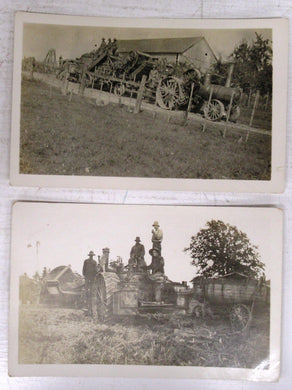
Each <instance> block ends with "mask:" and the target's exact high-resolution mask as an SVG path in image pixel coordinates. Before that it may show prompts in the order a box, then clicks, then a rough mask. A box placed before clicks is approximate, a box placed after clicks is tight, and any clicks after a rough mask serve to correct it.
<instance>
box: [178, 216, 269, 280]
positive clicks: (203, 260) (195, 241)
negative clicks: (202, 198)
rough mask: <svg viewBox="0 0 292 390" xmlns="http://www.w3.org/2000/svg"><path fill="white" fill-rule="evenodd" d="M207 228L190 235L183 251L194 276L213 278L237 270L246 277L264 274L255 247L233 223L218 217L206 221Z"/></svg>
mask: <svg viewBox="0 0 292 390" xmlns="http://www.w3.org/2000/svg"><path fill="white" fill-rule="evenodd" d="M206 225H207V227H206V228H203V229H201V230H200V231H199V232H198V233H197V234H196V235H195V236H192V237H191V243H190V246H189V247H188V248H185V249H184V251H185V252H189V253H190V255H191V258H192V261H191V264H192V265H194V266H195V267H197V269H198V276H203V277H213V276H219V275H221V276H222V275H227V274H230V273H233V272H238V273H241V274H244V275H248V276H250V277H254V278H259V277H260V276H264V267H265V266H264V264H263V263H262V262H261V261H260V255H259V253H258V250H257V247H256V246H254V245H253V244H251V242H250V240H249V238H248V237H247V235H246V234H245V233H243V232H241V231H240V230H238V229H237V227H236V226H231V225H229V224H228V223H227V224H225V223H224V222H223V221H220V220H217V221H215V220H211V221H208V222H207V224H206Z"/></svg>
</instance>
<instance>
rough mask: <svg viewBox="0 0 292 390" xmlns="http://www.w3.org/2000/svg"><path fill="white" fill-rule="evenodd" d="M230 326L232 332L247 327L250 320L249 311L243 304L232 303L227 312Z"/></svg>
mask: <svg viewBox="0 0 292 390" xmlns="http://www.w3.org/2000/svg"><path fill="white" fill-rule="evenodd" d="M229 318H230V323H231V328H232V330H233V331H234V332H241V331H243V330H244V329H246V328H247V326H248V325H249V323H250V321H251V311H250V309H249V308H248V306H246V305H243V304H236V305H233V306H232V307H231V309H230V313H229Z"/></svg>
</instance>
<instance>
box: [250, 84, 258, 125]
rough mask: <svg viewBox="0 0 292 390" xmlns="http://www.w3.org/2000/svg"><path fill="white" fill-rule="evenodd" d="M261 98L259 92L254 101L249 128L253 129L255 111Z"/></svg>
mask: <svg viewBox="0 0 292 390" xmlns="http://www.w3.org/2000/svg"><path fill="white" fill-rule="evenodd" d="M259 97H260V91H259V90H257V92H256V96H255V99H254V104H253V108H252V112H251V117H250V121H249V127H251V125H252V122H253V117H254V113H255V109H256V107H257V104H258V100H259Z"/></svg>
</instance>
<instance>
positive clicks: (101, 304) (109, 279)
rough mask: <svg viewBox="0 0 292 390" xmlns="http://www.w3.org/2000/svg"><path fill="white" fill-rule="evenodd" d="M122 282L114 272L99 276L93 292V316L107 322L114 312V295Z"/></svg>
mask: <svg viewBox="0 0 292 390" xmlns="http://www.w3.org/2000/svg"><path fill="white" fill-rule="evenodd" d="M119 281H120V279H119V277H118V276H117V274H115V273H114V272H103V273H102V274H98V275H97V277H96V282H95V284H94V287H93V291H92V300H91V305H92V315H93V317H98V319H99V320H100V321H105V319H106V318H107V317H108V316H109V314H111V313H112V311H113V293H114V291H116V290H117V285H118V282H119Z"/></svg>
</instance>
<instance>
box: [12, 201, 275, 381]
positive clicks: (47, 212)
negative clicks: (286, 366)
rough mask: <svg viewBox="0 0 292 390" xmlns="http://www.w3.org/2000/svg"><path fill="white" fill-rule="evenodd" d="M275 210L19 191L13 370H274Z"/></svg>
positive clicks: (261, 373)
mask: <svg viewBox="0 0 292 390" xmlns="http://www.w3.org/2000/svg"><path fill="white" fill-rule="evenodd" d="M281 269H282V211H281V210H279V209H276V208H271V207H270V208H268V207H232V208H228V207H198V206H137V205H100V204H99V205H97V204H95V205H94V204H91V205H89V204H65V203H63V204H62V203H42V202H39V203H37V202H17V203H15V205H14V207H13V219H12V244H11V291H10V324H9V372H10V375H12V376H36V375H37V376H50V375H52V376H58V375H60V376H76V375H79V376H83V375H86V376H87V375H88V376H113V377H114V376H121V375H122V376H129V377H131V376H135V377H139V376H144V377H145V376H146V377H151V376H156V377H157V376H158V377H159V376H160V377H169V378H172V377H176V378H178V377H183V378H204V377H207V378H209V379H211V378H217V379H218V378H220V379H227V378H228V379H241V380H242V379H249V380H265V381H274V380H276V379H277V378H278V375H279V369H280V329H281Z"/></svg>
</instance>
